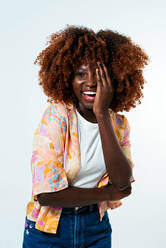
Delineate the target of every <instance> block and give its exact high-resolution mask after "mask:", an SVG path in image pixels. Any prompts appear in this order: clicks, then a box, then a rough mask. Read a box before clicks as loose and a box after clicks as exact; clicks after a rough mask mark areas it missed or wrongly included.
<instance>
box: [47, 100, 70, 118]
mask: <svg viewBox="0 0 166 248" xmlns="http://www.w3.org/2000/svg"><path fill="white" fill-rule="evenodd" d="M71 107H72V106H70V105H67V104H65V103H64V102H60V101H59V102H53V103H51V104H49V105H48V106H47V107H46V108H45V110H44V115H45V116H47V118H48V119H49V118H52V119H53V118H54V117H55V116H56V117H57V116H59V117H62V118H66V117H67V113H68V111H69V110H70V109H71Z"/></svg>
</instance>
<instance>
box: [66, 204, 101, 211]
mask: <svg viewBox="0 0 166 248" xmlns="http://www.w3.org/2000/svg"><path fill="white" fill-rule="evenodd" d="M97 209H98V205H97V203H96V204H92V205H87V206H83V207H74V208H63V209H62V213H64V214H78V213H83V212H93V211H95V210H97Z"/></svg>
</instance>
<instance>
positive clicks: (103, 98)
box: [93, 62, 114, 116]
mask: <svg viewBox="0 0 166 248" xmlns="http://www.w3.org/2000/svg"><path fill="white" fill-rule="evenodd" d="M97 64H98V68H96V76H97V91H96V96H95V101H94V104H93V112H94V114H95V115H96V116H97V115H103V116H105V115H106V114H107V113H108V109H109V108H110V104H111V102H112V99H113V94H114V89H113V86H112V82H111V78H110V76H109V73H108V70H107V68H106V66H105V65H104V64H103V63H102V64H101V63H99V62H97Z"/></svg>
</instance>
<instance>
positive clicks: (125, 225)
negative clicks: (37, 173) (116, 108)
mask: <svg viewBox="0 0 166 248" xmlns="http://www.w3.org/2000/svg"><path fill="white" fill-rule="evenodd" d="M165 9H166V3H165V1H164V0H163V1H162V0H158V1H153V0H148V1H143V0H140V1H134V0H125V1H123V0H116V1H111V0H109V1H108V0H102V1H99V0H84V1H79V0H70V1H67V0H66V1H65V0H54V1H53V0H48V1H44V0H40V1H39V0H35V1H32V0H29V1H23V0H22V1H21V0H20V1H19V0H15V1H9V0H6V1H3V2H1V6H0V18H1V20H0V26H1V29H0V30H1V38H0V85H1V90H0V93H1V96H0V100H1V149H0V150H1V167H0V168H1V173H0V198H1V204H0V223H1V224H0V246H1V247H3V248H11V247H12V248H19V247H21V244H22V236H23V228H24V219H25V210H26V204H27V203H28V201H29V200H30V197H31V186H32V185H31V170H30V160H31V153H32V137H33V133H34V130H35V128H36V127H37V124H38V122H39V120H40V119H41V116H42V114H43V111H44V109H45V107H46V106H47V105H48V103H47V101H46V100H47V97H46V96H45V95H44V93H43V91H42V89H41V88H40V86H39V85H38V75H37V73H38V69H39V67H38V66H37V65H34V64H33V62H34V60H35V58H36V56H37V55H38V54H39V52H40V51H41V50H42V49H44V47H45V46H46V41H47V40H48V38H47V37H48V36H49V35H50V34H51V33H53V32H56V31H58V30H59V29H61V28H64V27H65V26H66V24H72V25H83V26H87V27H90V28H92V29H94V30H98V29H100V28H102V29H106V28H109V29H112V30H114V31H119V32H120V33H122V34H126V35H128V36H130V37H131V38H132V40H133V41H134V42H136V43H138V44H139V45H140V46H141V47H142V48H143V49H144V50H145V51H146V53H147V54H148V55H149V56H150V60H151V61H150V64H149V66H147V67H146V69H145V72H144V76H145V78H146V81H147V83H146V84H145V88H144V90H143V93H144V98H143V99H142V104H140V105H138V106H137V108H136V109H132V110H131V111H130V112H124V114H126V117H128V120H129V123H130V126H131V149H132V157H133V162H134V163H135V169H134V177H135V179H136V182H135V183H133V190H132V195H130V196H129V197H128V198H125V199H123V206H121V207H119V208H118V209H115V210H113V211H110V210H109V216H110V222H111V225H112V229H113V233H112V245H113V248H122V247H123V248H133V247H134V248H140V247H142V248H144V247H150V248H156V247H166V227H165V225H166V214H165V212H166V197H165V188H166V181H165V175H166V169H165V165H166V163H165V161H166V159H165V154H166V152H165V147H166V145H165V138H166V135H165V129H164V127H165V123H166V117H165V107H166V104H165V100H164V97H165V91H166V82H165V75H166V69H165V66H166V63H165V55H166V48H165V47H166V33H165V26H166V19H165V16H164V14H165Z"/></svg>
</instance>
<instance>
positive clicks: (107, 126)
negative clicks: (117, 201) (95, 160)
mask: <svg viewBox="0 0 166 248" xmlns="http://www.w3.org/2000/svg"><path fill="white" fill-rule="evenodd" d="M96 118H97V121H98V125H99V131H100V137H101V142H102V148H103V154H104V160H105V164H106V168H107V172H108V176H109V178H110V181H111V182H112V184H113V185H114V186H115V187H117V189H119V190H124V189H126V188H127V187H128V186H129V185H130V177H131V176H132V168H131V166H130V163H129V161H128V159H127V157H126V156H125V154H124V152H123V151H122V149H121V146H120V144H119V141H118V139H117V137H116V134H115V132H114V129H113V125H112V121H111V119H110V114H109V111H108V112H107V114H105V115H102V114H100V115H99V114H98V115H96Z"/></svg>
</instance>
